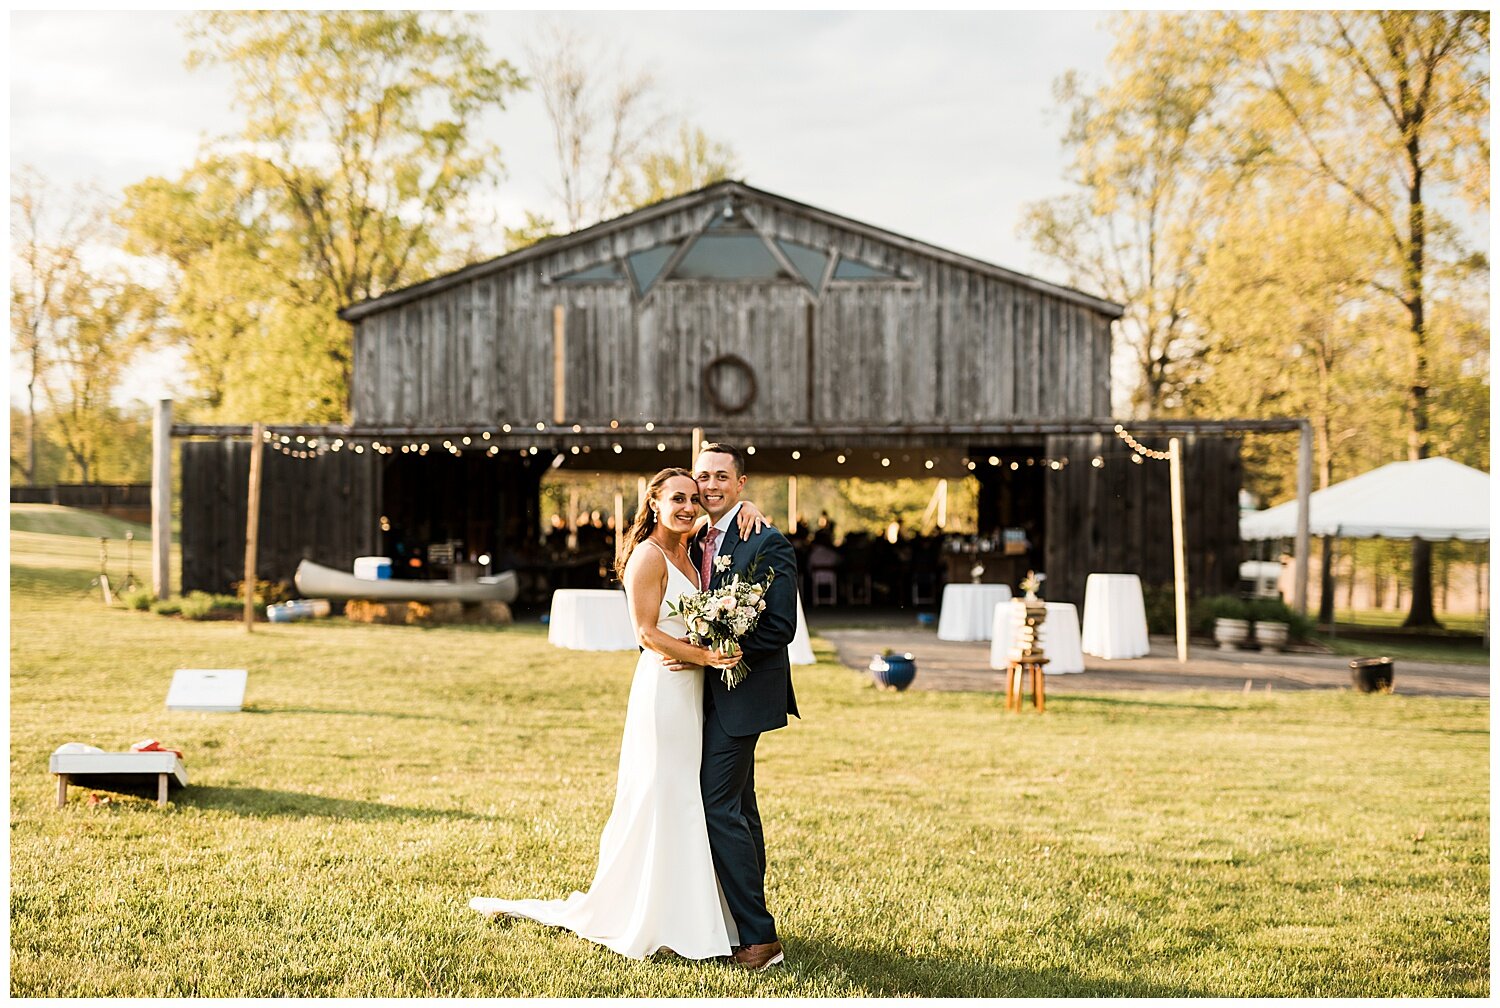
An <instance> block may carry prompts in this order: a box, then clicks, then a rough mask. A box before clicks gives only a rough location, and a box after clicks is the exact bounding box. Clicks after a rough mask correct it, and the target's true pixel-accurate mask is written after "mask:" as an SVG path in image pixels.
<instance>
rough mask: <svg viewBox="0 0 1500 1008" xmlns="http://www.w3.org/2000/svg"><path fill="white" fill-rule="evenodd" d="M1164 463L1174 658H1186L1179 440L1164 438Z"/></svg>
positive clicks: (1184, 533) (1184, 546)
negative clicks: (1169, 492)
mask: <svg viewBox="0 0 1500 1008" xmlns="http://www.w3.org/2000/svg"><path fill="white" fill-rule="evenodd" d="M1167 456H1168V457H1167V464H1168V468H1169V469H1170V473H1171V478H1172V583H1173V585H1174V586H1175V590H1176V595H1177V660H1178V661H1179V662H1186V661H1187V660H1188V610H1187V529H1186V527H1185V526H1184V517H1183V513H1182V512H1183V508H1182V442H1181V441H1180V440H1178V439H1177V438H1172V439H1170V440H1169V441H1168V442H1167Z"/></svg>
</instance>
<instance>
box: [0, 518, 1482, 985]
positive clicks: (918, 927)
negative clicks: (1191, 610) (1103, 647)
mask: <svg viewBox="0 0 1500 1008" xmlns="http://www.w3.org/2000/svg"><path fill="white" fill-rule="evenodd" d="M11 547H12V565H13V566H12V593H13V594H12V617H11V630H12V637H11V663H12V664H11V802H12V807H11V931H10V940H11V966H10V968H11V993H12V994H14V995H19V996H78V995H87V996H136V997H145V996H156V995H197V996H214V997H227V996H235V995H250V996H266V995H293V996H341V995H347V996H376V995H395V996H424V995H434V994H437V995H461V996H505V995H511V996H516V995H549V996H589V995H620V996H669V997H670V996H747V995H768V996H797V997H800V996H820V997H863V996H887V995H920V996H931V997H946V996H962V995H981V996H1064V995H1071V996H1118V995H1131V996H1244V995H1250V996H1286V995H1302V996H1332V995H1338V996H1391V995H1463V996H1472V997H1483V996H1486V995H1487V994H1488V993H1489V989H1490V981H1489V928H1490V924H1489V811H1488V809H1489V769H1488V763H1489V759H1488V751H1489V727H1488V726H1489V707H1488V703H1487V702H1486V701H1474V700H1445V699H1427V698H1419V697H1407V696H1402V695H1399V694H1397V695H1393V696H1363V695H1356V694H1353V693H1351V692H1305V693H1304V692H1298V693H1291V692H1288V693H1282V694H1277V695H1274V696H1269V695H1255V696H1243V695H1241V694H1239V693H1223V694H1218V693H1202V692H1199V693H1187V692H1177V693H1165V692H1163V693H1131V694H1128V695H1118V696H1108V695H1100V696H1067V695H1059V696H1055V697H1053V698H1052V699H1051V700H1050V701H1049V704H1048V712H1047V713H1046V714H1045V715H1044V716H1037V715H1034V714H1030V713H1028V714H1027V715H1025V716H1014V715H1007V714H1006V713H1005V711H1004V709H1003V704H1002V703H1001V701H1000V698H999V697H997V696H995V695H982V694H955V693H937V692H920V693H906V694H890V693H882V692H879V691H876V690H875V689H873V688H871V687H869V686H868V685H867V683H866V679H865V677H864V676H862V675H860V674H859V673H856V672H853V671H851V670H848V669H846V668H844V667H842V666H840V665H838V664H837V663H835V662H834V661H833V659H832V654H831V651H830V650H829V649H828V648H826V647H821V646H820V647H819V649H818V653H819V657H820V662H819V664H818V665H817V666H814V667H811V668H799V669H797V670H795V671H794V676H795V678H796V682H797V688H798V696H799V701H800V703H801V705H802V709H803V712H804V715H805V720H804V721H803V722H801V723H794V724H793V726H792V727H791V728H789V729H787V730H785V731H779V732H774V733H772V734H770V735H767V736H766V737H765V738H763V739H762V741H761V744H760V750H759V760H758V763H759V769H758V773H757V778H758V782H759V792H760V795H761V807H762V812H763V815H764V818H765V823H766V834H767V845H768V847H769V853H770V872H769V876H768V889H769V893H768V895H769V899H770V905H771V908H772V910H773V912H774V913H776V915H777V917H778V921H779V926H780V930H781V932H782V936H783V938H784V940H785V942H786V945H787V951H788V959H789V966H788V967H787V968H786V969H784V970H781V971H779V972H771V973H767V974H757V975H753V976H752V975H747V974H743V973H739V972H735V971H732V970H730V969H728V968H726V967H723V966H720V965H717V964H696V963H692V962H687V961H683V960H677V959H671V958H666V959H663V960H661V961H654V962H645V963H639V962H633V961H630V960H626V959H622V958H620V957H619V956H616V955H615V954H613V953H611V952H609V951H607V950H604V949H601V948H599V947H597V946H593V945H590V944H588V943H586V942H584V941H582V940H581V939H578V938H576V937H574V936H572V935H570V934H567V933H565V932H559V931H554V930H550V929H547V928H543V927H541V926H538V925H534V924H530V923H526V922H514V923H510V924H505V923H489V922H486V921H485V920H483V919H482V918H480V917H479V916H478V915H477V914H475V913H473V912H472V911H470V910H468V909H467V907H466V906H465V902H466V901H467V899H468V898H469V897H470V896H472V895H495V896H541V897H552V896H565V895H566V894H567V893H568V892H569V891H571V890H572V889H573V888H576V887H583V886H586V885H587V883H588V880H589V879H590V877H591V876H592V873H593V869H594V861H595V857H596V854H597V850H598V847H597V844H598V839H599V831H600V829H601V827H602V826H603V824H604V820H605V817H606V815H607V814H608V811H609V805H610V800H611V797H612V791H613V787H614V779H615V769H616V768H615V763H616V759H617V757H618V745H619V732H620V727H621V724H622V723H623V720H624V714H625V698H626V694H627V690H628V686H629V675H630V670H631V668H632V666H633V664H634V655H633V654H626V653H620V654H604V655H599V654H585V653H576V652H561V651H558V650H555V649H553V648H551V647H550V646H549V645H548V644H547V643H546V638H545V634H544V633H543V630H542V628H541V627H539V626H536V625H526V626H516V627H512V628H507V629H503V630H491V629H482V628H480V629H441V630H421V629H416V628H410V629H409V628H398V627H370V626H357V625H351V624H348V623H345V622H343V621H342V620H328V621H322V622H317V623H294V624H276V625H261V626H259V627H258V628H257V630H256V632H255V633H254V634H247V633H246V632H245V630H244V629H243V627H241V626H239V625H236V624H233V623H192V622H186V621H181V620H175V619H168V618H164V617H159V616H154V615H151V614H147V613H134V612H126V611H124V610H123V609H117V610H109V609H105V608H104V607H103V606H102V605H101V604H100V603H99V602H98V601H97V596H95V595H90V594H89V593H88V591H87V586H88V582H89V578H90V577H91V576H92V571H93V570H94V569H95V564H96V563H97V543H96V542H93V541H91V540H89V539H86V538H69V537H65V536H59V535H54V534H48V533H45V532H23V531H15V532H12V536H11ZM816 643H819V642H816V641H815V644H816ZM177 667H245V668H248V669H249V670H250V682H249V689H248V691H247V703H248V705H249V706H248V709H247V710H246V711H245V712H243V713H240V714H198V713H187V712H168V711H167V710H166V709H165V707H164V698H165V695H166V689H167V685H168V682H169V680H170V678H171V673H172V670H173V669H174V668H177ZM145 737H155V738H159V739H161V740H162V741H164V742H166V743H167V744H169V745H173V746H176V747H178V748H181V749H183V750H185V752H186V754H187V765H188V771H189V775H190V781H191V787H189V788H188V789H187V790H186V791H183V792H179V793H178V795H177V797H176V798H175V800H174V803H173V804H172V806H171V807H170V808H168V809H166V810H158V809H157V808H155V806H154V805H153V804H151V803H149V802H146V801H141V800H136V799H118V800H115V801H112V802H109V803H107V804H103V803H101V804H95V805H90V804H89V803H88V802H87V801H86V800H85V797H86V794H85V793H83V792H80V791H78V790H75V791H74V797H73V798H72V800H71V801H70V803H69V805H68V807H67V808H66V809H65V810H63V811H60V812H59V811H58V810H56V809H55V808H54V807H53V796H54V788H53V784H52V780H51V778H50V777H49V776H48V775H47V772H46V767H47V756H48V754H49V753H50V752H51V751H52V749H54V748H55V747H56V746H57V745H59V744H60V743H63V742H67V741H81V742H89V743H93V744H95V745H99V746H102V747H104V748H106V749H124V748H126V747H128V745H129V744H130V743H131V742H133V741H135V740H137V739H140V738H145Z"/></svg>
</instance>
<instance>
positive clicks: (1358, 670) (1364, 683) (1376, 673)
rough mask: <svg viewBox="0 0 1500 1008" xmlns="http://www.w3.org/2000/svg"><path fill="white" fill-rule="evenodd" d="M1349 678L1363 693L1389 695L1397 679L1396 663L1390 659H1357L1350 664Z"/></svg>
mask: <svg viewBox="0 0 1500 1008" xmlns="http://www.w3.org/2000/svg"><path fill="white" fill-rule="evenodd" d="M1349 676H1350V678H1351V679H1353V680H1354V688H1355V689H1357V690H1359V691H1360V692H1361V693H1389V692H1390V691H1391V685H1392V683H1394V682H1395V679H1396V663H1395V662H1394V661H1392V660H1391V659H1390V658H1356V659H1354V660H1353V661H1352V662H1350V663H1349Z"/></svg>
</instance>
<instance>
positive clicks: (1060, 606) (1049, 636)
mask: <svg viewBox="0 0 1500 1008" xmlns="http://www.w3.org/2000/svg"><path fill="white" fill-rule="evenodd" d="M1025 619H1026V604H1025V603H1024V602H1022V601H1021V600H1020V599H1015V600H1013V601H1011V602H1009V603H1002V604H1001V605H997V606H995V613H994V631H993V635H992V637H991V639H990V668H992V669H1004V668H1006V667H1007V666H1008V665H1010V649H1011V645H1012V644H1013V643H1014V642H1015V639H1016V635H1017V633H1018V631H1019V630H1020V628H1021V623H1022V622H1023V621H1024V620H1025ZM1037 643H1039V644H1040V645H1041V648H1042V654H1043V655H1044V656H1045V657H1046V658H1047V666H1046V668H1047V675H1067V674H1068V673H1070V672H1082V671H1083V648H1082V647H1081V645H1080V644H1079V636H1078V607H1077V606H1075V605H1074V604H1073V603H1071V602H1048V603H1047V619H1046V620H1045V621H1044V622H1043V623H1042V626H1041V629H1040V632H1039V633H1038V634H1037Z"/></svg>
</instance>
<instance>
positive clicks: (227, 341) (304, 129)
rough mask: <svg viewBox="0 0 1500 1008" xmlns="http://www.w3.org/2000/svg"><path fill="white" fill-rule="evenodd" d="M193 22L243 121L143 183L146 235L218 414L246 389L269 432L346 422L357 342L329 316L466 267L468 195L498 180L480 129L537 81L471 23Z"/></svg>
mask: <svg viewBox="0 0 1500 1008" xmlns="http://www.w3.org/2000/svg"><path fill="white" fill-rule="evenodd" d="M188 24H189V37H190V39H191V41H192V43H193V46H194V48H193V50H192V54H191V56H190V58H189V65H190V66H199V65H206V64H221V65H224V66H226V67H227V68H228V69H229V70H230V71H231V73H232V74H233V76H234V79H235V103H236V105H237V107H238V108H239V109H241V110H242V111H243V112H244V114H245V121H244V123H243V125H242V127H241V128H240V129H239V131H238V132H237V133H236V134H234V135H232V136H229V137H225V138H222V139H221V140H219V141H217V142H215V143H212V144H210V145H209V146H208V147H207V148H206V149H205V151H204V152H203V154H202V155H201V156H200V159H199V162H198V163H197V164H196V165H194V166H193V168H191V169H189V171H188V172H186V173H185V174H184V175H183V176H182V177H180V178H179V179H177V180H175V181H168V180H163V179H148V180H146V181H145V182H143V183H141V184H140V185H138V186H135V187H132V189H131V190H130V193H129V198H128V206H127V211H126V215H125V217H126V220H127V223H128V227H129V229H130V232H131V236H132V239H133V241H134V242H135V243H136V247H138V248H139V249H141V250H143V251H149V252H151V253H153V254H155V255H158V256H161V257H162V258H163V259H165V260H167V261H168V262H169V263H171V264H172V266H173V267H174V270H173V272H174V278H175V284H174V287H175V289H174V291H173V310H174V317H175V325H176V328H177V330H178V331H179V333H180V334H181V336H182V338H183V339H184V340H186V341H187V342H188V343H189V344H191V345H192V347H193V350H192V351H190V360H192V361H193V366H194V368H195V371H196V373H197V374H198V376H199V377H200V380H202V381H204V382H205V384H206V389H205V391H206V393H207V396H208V399H209V404H210V408H211V409H218V410H224V409H227V408H229V404H230V403H231V401H232V400H233V398H234V396H235V394H236V391H239V392H242V393H243V395H244V400H245V401H244V402H242V403H241V405H246V404H248V405H253V406H254V407H255V411H256V414H257V415H258V416H261V417H263V418H264V419H268V420H282V421H330V420H332V421H337V420H343V419H347V408H348V387H349V377H350V366H351V360H350V356H351V347H350V332H349V329H348V327H347V326H345V325H344V324H343V323H341V322H339V321H338V319H337V318H336V315H335V312H336V311H337V310H338V309H339V308H340V307H343V306H345V305H348V304H351V303H355V302H358V301H363V300H366V299H369V298H372V297H377V296H379V295H380V294H382V293H384V292H386V291H388V290H391V289H393V288H396V287H400V286H405V285H407V284H410V283H414V282H416V281H417V280H420V279H424V278H426V277H427V276H430V275H431V274H432V273H433V272H435V271H437V270H438V269H440V268H444V267H450V266H457V265H459V263H457V262H455V261H453V259H452V258H451V257H450V256H449V254H448V253H446V252H445V249H447V248H451V247H456V246H463V245H465V244H466V243H465V241H464V240H463V239H464V237H465V232H466V231H467V229H468V227H469V223H470V215H471V212H472V199H473V197H474V195H475V194H476V193H477V192H479V191H480V190H481V189H482V188H484V187H486V186H488V185H490V184H491V183H493V182H494V181H495V179H496V178H497V173H498V171H499V169H500V163H499V153H498V150H497V149H496V148H495V147H494V145H492V144H484V143H480V142H478V141H476V140H475V139H474V134H475V131H476V126H477V123H478V121H479V119H480V117H481V116H482V115H484V114H485V113H486V112H487V111H489V110H491V109H496V108H500V107H503V103H504V99H505V98H506V96H507V95H509V94H510V93H511V92H513V91H514V90H516V89H518V88H520V87H521V86H522V85H523V81H522V79H521V77H520V75H519V74H518V73H517V72H516V70H515V69H514V68H513V67H512V66H511V65H510V64H509V63H507V62H505V61H504V60H496V59H494V58H493V57H491V56H490V54H489V53H488V51H487V50H486V48H485V46H484V44H483V43H482V42H481V41H480V39H479V38H478V36H477V35H476V34H474V33H473V31H472V30H471V29H472V17H471V16H458V15H453V16H449V15H437V14H426V13H421V12H409V11H408V12H401V11H332V12H322V13H317V12H304V11H215V12H207V13H199V14H195V15H193V16H191V17H190V19H189V22H188ZM163 210H169V211H172V213H171V214H170V215H166V216H164V215H163V214H162V211H163ZM226 307H228V308H230V310H229V312H228V315H227V316H226V315H223V314H220V309H223V308H226Z"/></svg>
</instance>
